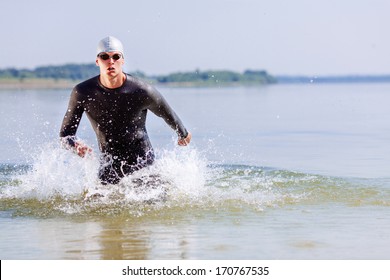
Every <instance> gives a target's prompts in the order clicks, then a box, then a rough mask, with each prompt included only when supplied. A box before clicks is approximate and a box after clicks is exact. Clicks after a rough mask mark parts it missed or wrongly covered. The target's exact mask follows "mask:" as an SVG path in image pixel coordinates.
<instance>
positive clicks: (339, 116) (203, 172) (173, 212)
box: [0, 84, 390, 259]
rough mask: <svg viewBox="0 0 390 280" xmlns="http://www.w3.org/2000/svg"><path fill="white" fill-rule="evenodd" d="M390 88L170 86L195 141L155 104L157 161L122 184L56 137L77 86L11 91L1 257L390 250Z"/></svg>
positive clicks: (361, 254) (328, 254)
mask: <svg viewBox="0 0 390 280" xmlns="http://www.w3.org/2000/svg"><path fill="white" fill-rule="evenodd" d="M389 91H390V85H388V84H384V85H348V86H346V85H322V86H315V85H314V86H299V85H289V86H271V87H260V88H257V87H253V88H214V89H164V91H163V92H164V93H166V97H167V99H169V102H170V104H172V106H173V107H174V108H175V109H176V110H177V112H178V114H179V115H180V116H181V117H182V118H183V120H184V121H185V123H186V124H187V125H188V127H189V129H190V130H191V131H193V135H194V139H193V143H192V145H191V146H190V147H187V148H185V149H179V148H177V147H175V141H174V139H173V140H172V134H171V133H172V131H171V130H170V129H169V128H167V127H164V126H163V124H162V123H161V120H160V119H157V118H155V117H153V116H152V115H151V116H150V118H149V123H148V128H149V133H150V136H151V139H152V143H153V144H154V146H155V147H156V153H157V160H156V164H155V165H154V166H152V167H150V168H148V169H145V170H142V171H141V172H138V173H136V174H133V175H132V176H130V177H128V178H125V179H124V180H123V182H122V183H121V184H119V185H117V186H101V185H100V184H98V182H97V169H98V161H97V158H98V155H97V154H96V153H95V154H94V156H92V157H91V158H86V159H81V158H78V157H77V156H75V155H73V154H70V153H69V152H68V151H65V150H63V149H61V148H60V147H59V143H58V139H57V137H58V130H59V128H58V126H59V125H60V123H61V120H62V117H63V113H64V108H66V103H67V100H68V95H69V93H68V92H64V91H55V92H49V91H20V92H19V91H15V92H0V107H1V110H0V125H1V126H2V128H3V129H2V130H0V147H1V152H0V226H1V231H0V259H388V257H389V254H388V250H387V248H389V247H390V237H389V235H388V232H389V230H390V228H389V227H390V226H389V225H390V207H389V206H390V179H389V176H388V175H389V174H390V173H389V170H390V169H389V167H390V150H389V147H390V146H389V145H388V139H389V137H390V135H389V132H390V131H389V130H388V129H387V126H388V123H389V122H390V114H389V111H388V106H387V105H386V104H388V102H387V100H388V98H389V97H388V96H389V95H388V92H389ZM221 100H223V102H221ZM83 121H84V122H82V124H81V126H80V137H81V138H83V139H84V140H85V141H87V142H88V143H91V144H92V145H93V143H94V141H95V140H94V139H95V136H94V135H93V132H92V131H91V129H90V127H89V125H88V123H86V120H85V119H84V120H83ZM95 150H96V149H95ZM156 174H157V175H158V178H160V179H161V180H159V181H158V182H159V183H158V186H157V185H155V186H154V187H153V188H149V185H150V182H151V181H153V178H156Z"/></svg>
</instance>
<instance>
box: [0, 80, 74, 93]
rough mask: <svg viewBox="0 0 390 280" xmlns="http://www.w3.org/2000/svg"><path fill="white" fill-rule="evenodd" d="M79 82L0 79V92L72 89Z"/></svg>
mask: <svg viewBox="0 0 390 280" xmlns="http://www.w3.org/2000/svg"><path fill="white" fill-rule="evenodd" d="M77 83H79V81H73V80H67V79H59V80H58V79H25V80H19V79H0V90H4V89H15V90H16V89H21V90H22V89H71V88H73V87H74V86H75V85H76V84H77Z"/></svg>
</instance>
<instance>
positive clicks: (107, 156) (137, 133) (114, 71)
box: [60, 36, 191, 184]
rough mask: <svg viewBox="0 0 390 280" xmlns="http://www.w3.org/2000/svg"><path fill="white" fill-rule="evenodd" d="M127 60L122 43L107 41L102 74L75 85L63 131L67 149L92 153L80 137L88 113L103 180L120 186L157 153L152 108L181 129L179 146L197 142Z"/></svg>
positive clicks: (102, 45) (101, 47) (100, 57)
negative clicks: (149, 125) (150, 126)
mask: <svg viewBox="0 0 390 280" xmlns="http://www.w3.org/2000/svg"><path fill="white" fill-rule="evenodd" d="M123 64H124V51H123V45H122V43H121V42H120V41H119V40H118V39H116V38H114V37H112V36H109V37H106V38H104V39H102V40H101V41H100V42H99V44H98V47H97V58H96V65H97V66H99V68H100V75H98V76H96V77H93V78H91V79H89V80H86V81H84V82H82V83H80V84H78V85H76V86H75V87H74V89H73V91H72V94H71V97H70V101H69V106H68V110H67V111H66V114H65V117H64V120H63V122H62V126H61V131H60V137H61V140H62V143H64V144H65V147H67V148H68V149H72V150H73V151H74V152H76V153H77V154H78V155H79V156H81V157H84V156H85V155H86V154H87V153H90V152H91V151H92V150H91V148H89V147H88V146H86V145H85V144H83V143H82V142H81V141H79V140H78V139H77V138H76V136H75V135H76V132H77V128H78V126H79V123H80V120H81V117H82V115H83V113H84V112H85V113H86V115H87V117H88V118H89V120H90V122H91V125H92V128H93V130H94V131H95V133H96V137H97V140H98V144H99V150H100V151H101V153H102V156H101V164H100V170H99V178H100V180H101V182H102V183H103V184H116V183H118V182H119V181H120V180H121V178H123V177H124V176H126V175H128V174H131V173H132V172H134V171H136V170H139V169H141V168H143V167H146V166H148V165H150V164H152V163H153V161H154V152H153V148H152V145H151V143H150V140H149V137H148V134H147V131H146V128H145V122H146V115H147V111H148V110H150V111H152V112H153V113H154V114H156V115H157V116H159V117H162V118H163V119H164V120H165V122H166V123H167V124H168V125H169V126H170V127H171V128H172V129H174V130H175V131H176V133H177V134H178V136H179V140H178V145H180V146H186V145H188V144H189V143H190V141H191V133H189V132H187V130H186V129H185V127H184V126H183V124H182V122H181V120H180V119H179V117H178V116H177V115H176V114H175V112H174V111H173V110H172V108H171V107H170V106H169V105H168V103H167V102H166V101H165V99H164V98H163V97H162V95H161V94H160V93H159V92H158V91H157V90H156V89H155V88H154V87H152V86H150V85H149V84H147V83H145V82H144V81H142V80H140V79H138V78H136V77H134V76H131V75H129V74H125V73H124V72H123V71H122V66H123Z"/></svg>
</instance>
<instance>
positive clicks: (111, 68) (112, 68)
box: [107, 67, 115, 71]
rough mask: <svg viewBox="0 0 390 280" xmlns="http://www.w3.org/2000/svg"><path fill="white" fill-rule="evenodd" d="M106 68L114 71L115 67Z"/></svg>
mask: <svg viewBox="0 0 390 280" xmlns="http://www.w3.org/2000/svg"><path fill="white" fill-rule="evenodd" d="M107 70H108V71H115V68H114V67H108V68H107Z"/></svg>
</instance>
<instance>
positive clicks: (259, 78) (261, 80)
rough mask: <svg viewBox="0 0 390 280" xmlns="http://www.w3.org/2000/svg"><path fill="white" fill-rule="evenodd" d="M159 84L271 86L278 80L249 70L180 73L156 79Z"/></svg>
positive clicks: (262, 72) (264, 73)
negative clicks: (240, 71) (270, 84)
mask: <svg viewBox="0 0 390 280" xmlns="http://www.w3.org/2000/svg"><path fill="white" fill-rule="evenodd" d="M155 79H156V80H157V82H158V83H162V84H164V83H169V84H195V85H210V86H211V85H218V84H269V83H275V82H276V79H275V78H274V77H272V76H270V75H269V74H268V73H267V72H266V71H252V70H247V71H245V72H244V73H242V74H241V73H237V72H232V71H226V70H225V71H223V70H222V71H199V70H196V71H194V72H178V73H173V74H169V75H166V76H157V77H155Z"/></svg>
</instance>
